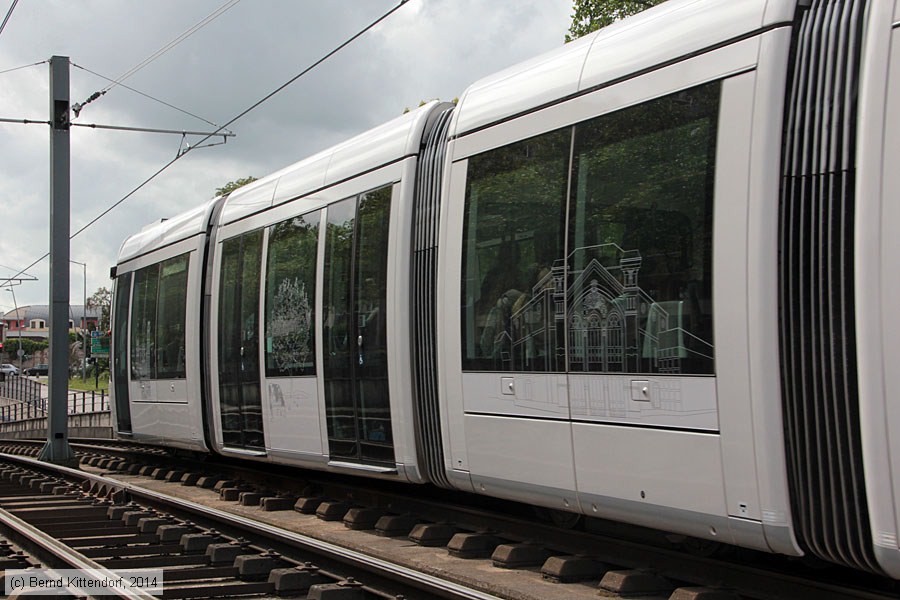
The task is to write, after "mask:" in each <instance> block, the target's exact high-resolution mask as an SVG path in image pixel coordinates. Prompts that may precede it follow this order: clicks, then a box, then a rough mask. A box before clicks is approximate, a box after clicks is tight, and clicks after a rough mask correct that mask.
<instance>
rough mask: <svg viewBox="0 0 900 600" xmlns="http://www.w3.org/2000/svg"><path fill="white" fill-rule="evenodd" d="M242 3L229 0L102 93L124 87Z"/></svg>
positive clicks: (118, 78)
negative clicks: (140, 73) (127, 81)
mask: <svg viewBox="0 0 900 600" xmlns="http://www.w3.org/2000/svg"><path fill="white" fill-rule="evenodd" d="M240 1H241V0H228V2H226V3H225V4H223V5H222V6H220V7H219V8H217V9H216V10H214V11H213V12H211V13H210V14H208V15H207V16H206V17H204V18H203V19H201V20H200V21H198V22H197V23H195V24H194V25H192V26H191V27H189V28H188V29H187V30H186V31H184V32H183V33H181V35H179V36H177V37H176V38H175V39H173V40H172V41H170V42H169V43H168V44H166V45H164V46H163V47H162V48H160V49H159V50H157V51H156V52H154V53H153V54H151V55H150V56H148V57H147V58H145V59H144V60H142V61H141V62H139V63H138V64H136V65H135V66H133V67H131V68H130V69H128V70H127V71H125V72H124V73H122V74H121V75H119V76H118V77H117V78H116V79H114V80H112V83H110V85H108V86H106V87H105V88H103V90H101V92H100V93H101V94H105V93H106V92H108V91H109V90H111V89H112V88H114V87H115V86H117V85H122V83H121V82H122V81H125V80H126V79H128V78H129V77H131V76H132V75H134V74H135V73H137V72H138V71H140V70H141V69H143V68H144V67H146V66H147V65H149V64H150V63H152V62H153V61H154V60H156V59H157V58H159V57H160V56H162V55H163V54H165V53H166V52H168V51H169V50H171V49H172V48H174V47H175V46H177V45H178V44H180V43H181V42H183V41H184V40H186V39H187V38H189V37H190V36H192V35H193V34H195V33H197V32H198V31H200V30H201V29H203V28H204V27H206V26H207V25H209V24H210V23H211V22H213V21H214V20H215V19H217V18H218V17H220V16H222V15H223V14H225V12H226V11H228V10H229V9H230V8H232V7H233V6H234V5H235V4H237V3H238V2H240ZM104 79H105V78H104Z"/></svg>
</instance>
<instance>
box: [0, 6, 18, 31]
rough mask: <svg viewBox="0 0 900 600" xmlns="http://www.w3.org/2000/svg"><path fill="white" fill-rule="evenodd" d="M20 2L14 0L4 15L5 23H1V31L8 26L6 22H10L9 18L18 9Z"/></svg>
mask: <svg viewBox="0 0 900 600" xmlns="http://www.w3.org/2000/svg"><path fill="white" fill-rule="evenodd" d="M18 3H19V0H13V3H12V6H10V7H9V10H8V11H6V16H5V17H3V23H0V33H3V28H4V27H6V24H7V23H8V22H9V18H10V17H11V16H12V14H13V11H14V10H15V9H16V4H18Z"/></svg>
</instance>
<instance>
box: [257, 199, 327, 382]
mask: <svg viewBox="0 0 900 600" xmlns="http://www.w3.org/2000/svg"><path fill="white" fill-rule="evenodd" d="M318 233H319V215H318V213H314V214H311V215H304V216H298V217H294V218H292V219H288V220H286V221H283V222H281V223H277V224H276V225H273V226H272V228H271V229H270V233H269V247H268V255H267V256H268V258H267V263H266V324H265V327H266V346H265V356H266V375H267V376H269V377H285V376H300V375H315V295H316V252H317V249H318Z"/></svg>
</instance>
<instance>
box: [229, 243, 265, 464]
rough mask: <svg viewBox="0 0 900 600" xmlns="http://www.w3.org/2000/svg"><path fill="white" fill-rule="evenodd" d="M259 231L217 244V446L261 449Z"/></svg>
mask: <svg viewBox="0 0 900 600" xmlns="http://www.w3.org/2000/svg"><path fill="white" fill-rule="evenodd" d="M262 238H263V234H262V230H258V231H253V232H250V233H245V234H243V235H241V236H237V237H234V238H231V239H229V240H226V241H225V242H223V243H222V272H221V280H220V283H219V406H220V409H221V416H222V442H223V444H224V445H225V446H226V447H229V448H242V449H251V450H263V449H265V438H264V435H263V419H262V398H261V394H260V382H259V376H260V371H259V321H258V319H259V283H260V281H259V277H260V259H261V255H262Z"/></svg>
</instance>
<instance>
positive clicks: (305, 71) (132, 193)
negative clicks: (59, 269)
mask: <svg viewBox="0 0 900 600" xmlns="http://www.w3.org/2000/svg"><path fill="white" fill-rule="evenodd" d="M408 1H409V0H400V3H399V4H397V5H396V6H394V7H393V8H392V9H390V10H389V11H387V12H386V13H384V14H383V15H381V16H380V17H378V18H377V19H375V20H374V21H372V22H371V23H369V24H368V25H366V26H365V27H364V28H363V29H361V30H360V31H359V32H357V33H356V34H355V35H353V36H352V37H350V38H348V39H347V40H346V41H344V42H343V43H342V44H341V45H339V46H337V47H336V48H335V49H334V50H332V51H331V52H329V53H328V54H326V55H325V56H323V57H322V58H320V59H319V60H317V61H316V62H314V63H313V64H312V65H310V66H309V67H307V68H305V69H303V70H302V71H301V72H300V73H298V74H297V75H295V76H294V77H291V78H290V79H289V80H288V81H287V82H286V83H284V84H283V85H281V86H279V87H277V88H276V89H275V90H273V91H272V92H269V93H268V94H267V95H265V96H264V97H263V98H262V99H261V100H259V101H257V102H255V103H253V104H252V105H250V106H249V107H248V108H246V109H244V110H243V111H241V112H240V113H238V114H237V116H235V117H234V118H232V119H230V120H229V121H228V122H227V123H225V125H222V126H221V127H219V129H218V130H217V131H216V132H215V133H212V134H210V135H208V136H207V137H205V138H204V139H202V140H200V142H198V143H197V144H196V145H194V148H196V147H198V146H199V145H200V144H202V143H203V142H205V141H206V140H208V139H209V138H212V137H215V136H216V135H217V134H219V133H221V131H222V129H225V128H226V127H228V126H229V125H232V124H233V123H234V122H235V121H237V120H238V119H240V118H242V117H244V116H246V115H247V114H248V113H249V112H250V111H252V110H254V109H256V108H258V107H259V106H260V105H261V104H263V103H264V102H266V101H267V100H269V99H270V98H272V96H274V95H275V94H277V93H278V92H280V91H281V90H283V89H284V88H286V87H287V86H289V85H290V84H292V83H294V82H295V81H297V80H298V79H300V78H301V77H302V76H303V75H305V74H307V73H309V72H310V71H312V70H313V69H314V68H316V67H317V66H319V65H320V64H322V63H323V62H325V61H326V60H328V59H329V58H331V57H332V56H334V55H335V54H337V53H338V52H339V51H341V50H342V49H343V48H345V47H346V46H348V45H349V44H351V43H352V42H353V41H354V40H356V39H357V38H359V37H360V36H361V35H363V34H364V33H366V32H367V31H369V30H370V29H372V28H373V27H375V26H376V25H378V24H379V23H381V22H382V21H384V20H385V19H387V18H388V17H389V16H391V15H392V14H394V13H395V12H397V10H399V9H400V8H401V7H403V5H405V4H406V3H407V2H408ZM189 150H190V149H189ZM189 150H187V151H185V152H183V153H179V154H177V155H176V156H175V158H173V159H172V160H170V161H169V162H167V163H166V164H165V165H163V166H162V167H160V168H159V169H158V170H157V171H156V172H155V173H153V175H151V176H150V177H148V178H146V179H145V180H144V181H142V182H141V183H140V184H139V185H138V186H137V187H135V188H134V189H133V190H131V191H130V192H128V194H126V195H125V196H124V197H122V198H121V199H120V200H118V201H116V202H115V203H113V204H112V205H111V206H109V207H108V208H106V209H105V210H104V211H103V212H101V213H100V214H99V215H97V216H96V217H94V218H93V219H91V220H90V221H89V222H88V223H87V224H85V225H84V226H83V227H82V228H81V229H79V230H78V231H76V232H75V233H73V234H72V235H70V236H69V239H70V240H71V239H74V238H76V237H77V236H78V235H80V234H81V233H83V232H84V231H85V230H87V229H88V228H89V227H91V226H92V225H93V224H94V223H96V222H97V221H99V220H100V219H102V218H103V217H105V216H106V215H108V214H109V213H110V212H112V211H113V210H114V209H115V208H116V207H118V206H119V205H120V204H122V203H123V202H125V201H126V200H127V199H128V198H130V197H131V196H133V195H134V194H135V193H137V192H138V190H140V189H141V188H142V187H144V186H145V185H147V184H148V183H150V182H151V181H153V180H154V179H156V178H157V177H158V176H159V175H160V174H162V172H163V171H165V170H166V169H168V168H169V167H171V166H172V165H173V164H175V163H176V162H177V161H178V160H179V159H181V158H182V157H184V156H186V155H187V154H188V151H189ZM48 256H50V253H49V252H47V253H46V254H44V255H43V256H41V257H40V258H38V259H36V260H35V261H34V262H32V263H31V264H30V265H28V266H27V267H25V268H24V269H22V270H21V271H19V272H18V273H16V274H15V275H13V277H12V278H15V277H18V276H19V275H21V274H23V273H25V272H26V271H28V269H30V268H32V267H33V266H35V265H37V264H38V263H39V262H41V261H42V260H44V259H45V258H47V257H48Z"/></svg>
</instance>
